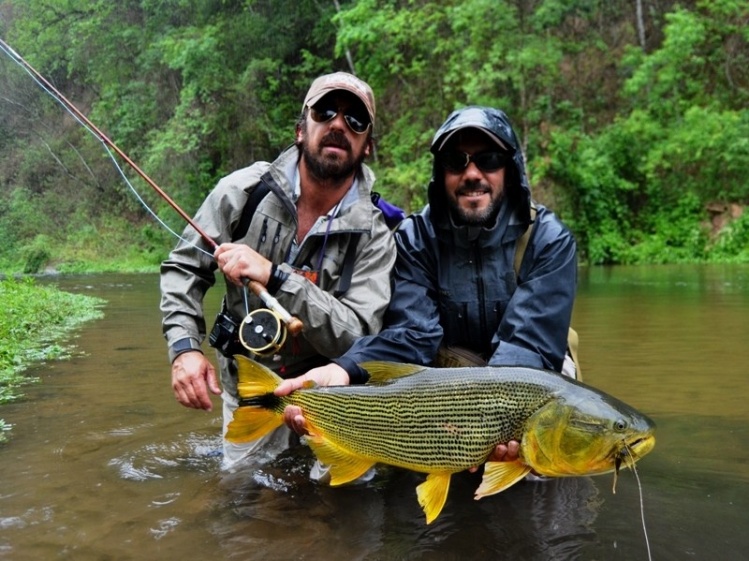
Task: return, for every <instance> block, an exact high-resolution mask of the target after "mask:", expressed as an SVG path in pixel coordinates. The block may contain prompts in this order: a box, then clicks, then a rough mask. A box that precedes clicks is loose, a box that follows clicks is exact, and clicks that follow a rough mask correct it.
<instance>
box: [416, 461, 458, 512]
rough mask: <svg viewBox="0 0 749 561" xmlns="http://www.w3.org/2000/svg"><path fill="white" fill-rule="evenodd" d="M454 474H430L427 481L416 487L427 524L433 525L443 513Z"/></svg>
mask: <svg viewBox="0 0 749 561" xmlns="http://www.w3.org/2000/svg"><path fill="white" fill-rule="evenodd" d="M451 476H452V473H449V472H448V473H430V474H429V475H427V478H426V481H424V483H421V484H420V485H419V486H418V487H416V496H417V498H418V499H419V504H420V505H421V508H422V510H423V511H424V514H426V517H427V524H431V523H432V521H434V519H435V518H437V517H438V516H439V514H440V512H442V508H443V507H444V506H445V501H446V500H447V492H448V491H449V490H450V477H451Z"/></svg>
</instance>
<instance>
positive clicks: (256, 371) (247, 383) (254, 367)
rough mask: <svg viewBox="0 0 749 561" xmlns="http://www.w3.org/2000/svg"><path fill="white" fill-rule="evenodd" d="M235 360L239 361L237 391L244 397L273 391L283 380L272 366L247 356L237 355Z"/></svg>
mask: <svg viewBox="0 0 749 561" xmlns="http://www.w3.org/2000/svg"><path fill="white" fill-rule="evenodd" d="M234 360H236V361H237V380H238V383H237V391H238V392H239V397H241V398H243V399H246V398H250V397H256V396H259V395H263V394H266V393H273V390H275V389H276V387H277V386H278V384H280V383H281V381H282V380H281V377H280V376H278V374H276V373H275V372H273V371H272V370H271V369H270V368H267V367H265V366H263V365H262V364H260V363H258V362H255V361H254V360H250V359H249V358H247V357H246V356H242V355H235V356H234Z"/></svg>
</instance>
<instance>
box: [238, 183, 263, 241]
mask: <svg viewBox="0 0 749 561" xmlns="http://www.w3.org/2000/svg"><path fill="white" fill-rule="evenodd" d="M269 192H270V187H268V184H267V183H266V182H265V181H263V180H260V183H258V184H257V186H256V187H255V188H254V189H253V190H252V192H251V193H250V194H249V195H247V202H245V204H244V208H243V209H242V217H241V218H240V219H239V223H238V224H237V227H236V228H234V231H233V232H232V233H231V241H233V242H235V241H237V240H239V239H242V238H243V237H245V235H246V234H247V230H249V229H250V222H252V217H253V216H254V214H255V211H256V210H257V207H258V206H259V205H260V201H262V200H263V199H264V198H265V195H267V194H268V193H269Z"/></svg>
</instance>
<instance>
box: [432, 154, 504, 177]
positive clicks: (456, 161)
mask: <svg viewBox="0 0 749 561" xmlns="http://www.w3.org/2000/svg"><path fill="white" fill-rule="evenodd" d="M508 157H509V156H508V155H507V154H506V153H504V152H480V153H478V154H473V155H469V154H466V153H465V152H442V153H441V154H440V162H441V163H442V167H443V168H445V169H446V170H447V171H449V172H451V173H462V172H463V170H464V169H466V168H467V167H468V164H470V163H471V162H473V163H474V164H476V167H477V168H479V169H480V170H481V171H483V172H492V171H497V170H498V169H501V168H503V167H505V166H506V165H507V160H508Z"/></svg>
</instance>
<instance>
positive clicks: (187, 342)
mask: <svg viewBox="0 0 749 561" xmlns="http://www.w3.org/2000/svg"><path fill="white" fill-rule="evenodd" d="M192 351H198V352H199V353H201V354H202V353H203V349H201V348H200V343H199V342H198V341H197V340H196V339H192V338H191V337H185V338H184V339H178V340H176V341H175V342H174V343H172V344H171V345H170V346H169V362H174V359H175V358H177V357H178V356H179V355H181V354H184V353H189V352H192Z"/></svg>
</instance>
